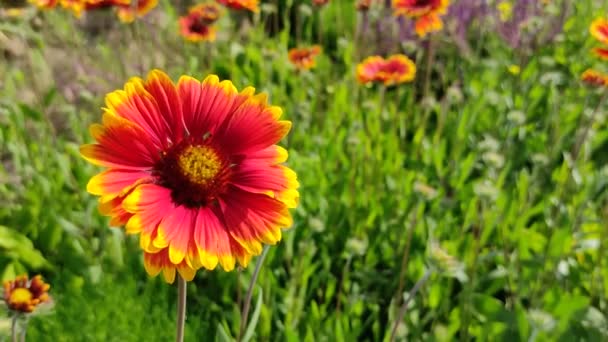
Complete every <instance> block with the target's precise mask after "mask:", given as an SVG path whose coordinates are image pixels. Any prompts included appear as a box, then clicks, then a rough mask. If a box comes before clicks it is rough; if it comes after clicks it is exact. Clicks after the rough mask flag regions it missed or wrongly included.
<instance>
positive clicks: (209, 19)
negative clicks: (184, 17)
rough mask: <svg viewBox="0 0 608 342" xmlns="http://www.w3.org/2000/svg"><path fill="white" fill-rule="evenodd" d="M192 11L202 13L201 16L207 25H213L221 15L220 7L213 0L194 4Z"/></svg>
mask: <svg viewBox="0 0 608 342" xmlns="http://www.w3.org/2000/svg"><path fill="white" fill-rule="evenodd" d="M190 12H198V13H200V18H201V20H202V21H203V22H204V23H205V24H206V25H212V24H213V23H215V22H216V21H217V20H218V19H219V18H220V15H221V12H220V7H219V6H218V5H217V4H215V3H213V2H208V3H204V4H199V5H196V6H193V7H191V8H190Z"/></svg>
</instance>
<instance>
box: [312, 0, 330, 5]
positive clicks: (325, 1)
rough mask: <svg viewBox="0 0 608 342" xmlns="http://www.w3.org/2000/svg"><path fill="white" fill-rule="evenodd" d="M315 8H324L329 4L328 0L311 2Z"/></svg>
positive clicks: (313, 0)
mask: <svg viewBox="0 0 608 342" xmlns="http://www.w3.org/2000/svg"><path fill="white" fill-rule="evenodd" d="M312 3H313V4H314V5H315V6H325V5H327V4H328V3H329V0H312Z"/></svg>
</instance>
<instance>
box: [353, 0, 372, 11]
mask: <svg viewBox="0 0 608 342" xmlns="http://www.w3.org/2000/svg"><path fill="white" fill-rule="evenodd" d="M355 6H356V8H357V11H367V10H369V8H370V7H372V0H359V1H357V4H356V5H355Z"/></svg>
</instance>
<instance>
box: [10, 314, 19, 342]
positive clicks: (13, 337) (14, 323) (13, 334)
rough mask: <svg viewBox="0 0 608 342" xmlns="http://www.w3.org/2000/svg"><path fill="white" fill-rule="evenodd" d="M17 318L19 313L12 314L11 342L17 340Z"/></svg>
mask: <svg viewBox="0 0 608 342" xmlns="http://www.w3.org/2000/svg"><path fill="white" fill-rule="evenodd" d="M18 319H19V315H17V314H15V315H13V318H11V342H17V320H18Z"/></svg>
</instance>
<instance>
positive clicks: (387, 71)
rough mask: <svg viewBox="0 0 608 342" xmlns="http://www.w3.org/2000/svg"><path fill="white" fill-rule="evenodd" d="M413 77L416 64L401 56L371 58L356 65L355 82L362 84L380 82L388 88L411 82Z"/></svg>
mask: <svg viewBox="0 0 608 342" xmlns="http://www.w3.org/2000/svg"><path fill="white" fill-rule="evenodd" d="M415 77H416V64H414V62H413V61H412V60H411V59H409V58H408V57H407V56H405V55H401V54H399V55H393V56H390V57H389V58H387V59H384V58H382V57H380V56H372V57H368V58H366V59H365V60H364V61H363V62H361V63H360V64H359V65H357V80H358V81H359V83H362V84H367V83H372V82H381V83H384V85H387V86H390V85H395V84H400V83H405V82H411V81H412V80H414V78H415Z"/></svg>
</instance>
